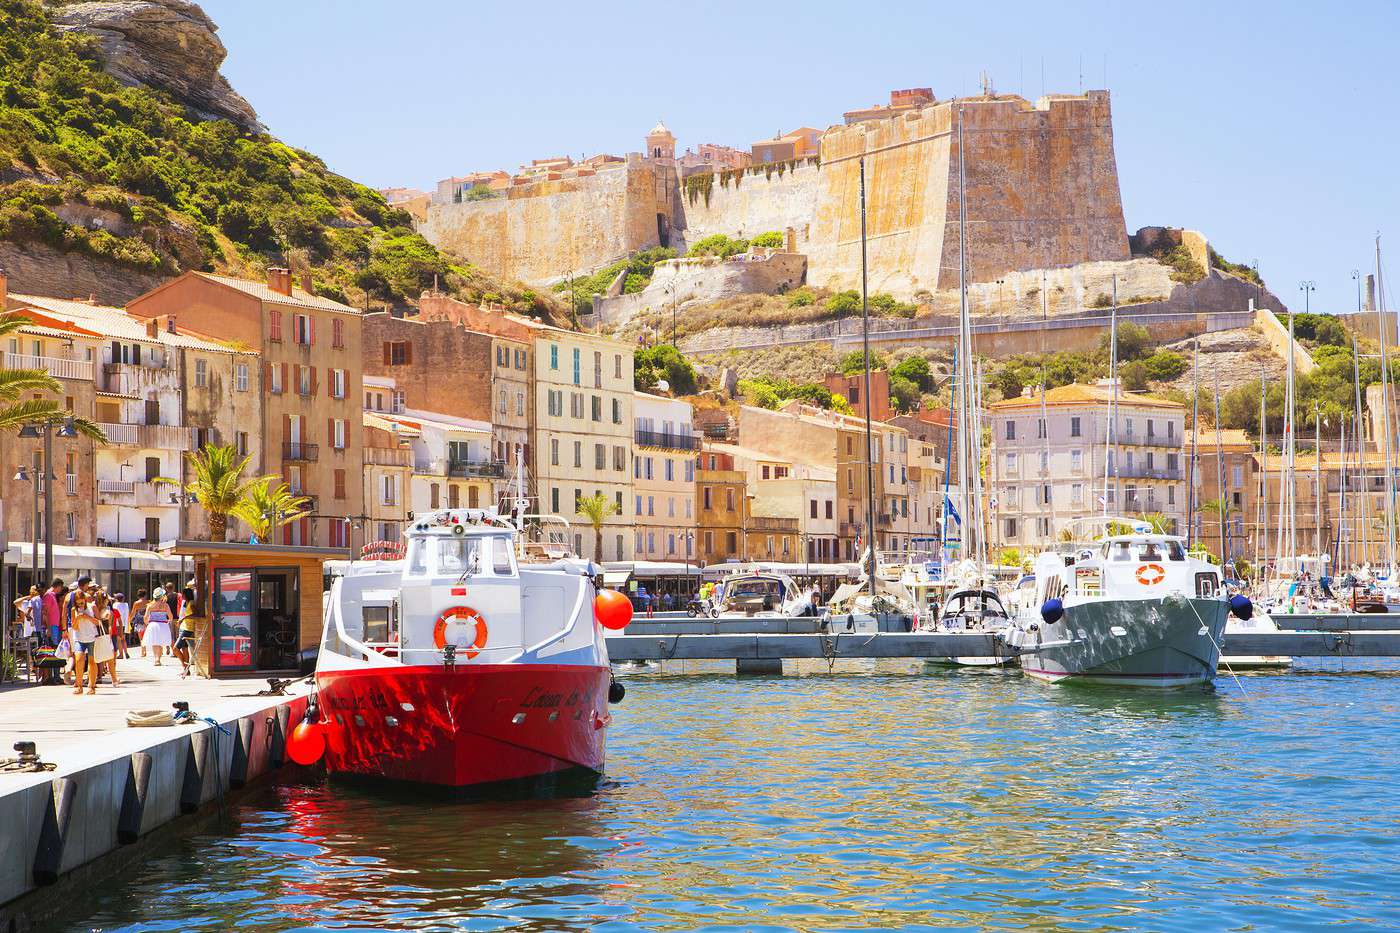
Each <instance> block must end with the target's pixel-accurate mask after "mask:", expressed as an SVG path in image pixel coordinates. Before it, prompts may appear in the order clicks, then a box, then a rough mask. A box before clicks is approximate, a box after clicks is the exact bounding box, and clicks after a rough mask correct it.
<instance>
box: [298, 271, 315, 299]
mask: <svg viewBox="0 0 1400 933" xmlns="http://www.w3.org/2000/svg"><path fill="white" fill-rule="evenodd" d="M314 284H315V282H313V281H312V279H311V272H310V270H307V271H306V272H303V273H302V274H301V290H302V291H304V292H306V293H307V294H308V295H314V294H316V292H315V291H314V290H313V289H312V288H311V286H312V285H314Z"/></svg>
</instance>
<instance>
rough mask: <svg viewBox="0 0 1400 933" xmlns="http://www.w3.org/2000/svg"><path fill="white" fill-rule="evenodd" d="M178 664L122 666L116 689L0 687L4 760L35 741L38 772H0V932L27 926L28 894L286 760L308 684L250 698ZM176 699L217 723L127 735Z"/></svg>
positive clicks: (247, 685) (252, 689) (237, 687)
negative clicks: (183, 674) (130, 720)
mask: <svg viewBox="0 0 1400 933" xmlns="http://www.w3.org/2000/svg"><path fill="white" fill-rule="evenodd" d="M179 670H180V668H179V665H178V663H175V664H169V663H167V664H165V665H162V666H160V667H156V666H155V665H154V664H152V663H151V662H150V661H149V660H147V659H142V658H133V659H129V660H122V661H119V662H118V676H119V677H120V678H121V686H119V687H112V686H111V685H110V684H105V683H104V684H99V685H98V688H97V690H98V692H97V695H95V696H88V695H86V694H84V695H81V696H79V695H75V694H74V693H73V692H72V689H71V688H69V687H67V686H28V685H24V684H19V685H7V686H5V687H4V688H0V741H3V742H4V745H3V746H0V758H7V757H10V756H11V755H13V754H14V753H13V751H11V747H12V746H13V745H14V743H15V742H17V741H20V740H27V741H33V742H35V743H36V745H37V752H38V754H39V756H40V758H41V759H43V760H44V761H46V762H53V763H54V764H55V767H54V769H53V770H50V771H42V772H10V771H6V772H0V930H11V929H19V930H22V929H25V928H27V926H28V925H29V924H30V922H31V921H30V918H29V917H28V916H27V915H28V913H29V908H28V906H27V901H28V899H27V898H25V895H27V894H31V893H32V892H34V891H36V890H37V889H39V888H42V887H46V886H48V885H52V884H55V883H60V882H62V881H64V880H66V879H68V878H69V877H72V876H74V873H75V872H77V873H78V875H81V874H82V870H83V869H84V868H85V867H86V866H92V865H93V864H94V863H95V862H97V861H98V860H99V859H101V858H102V857H103V856H106V855H108V854H111V853H113V852H116V851H118V850H120V849H121V848H123V847H124V846H129V845H132V844H134V843H137V842H138V841H140V840H141V839H142V838H143V837H145V836H147V835H148V834H150V833H151V832H152V831H154V830H156V829H158V828H160V827H164V826H167V825H169V824H173V823H174V822H175V821H177V820H180V819H181V818H187V817H189V816H191V815H193V814H195V813H198V812H199V811H200V810H201V809H203V808H204V807H206V806H207V805H209V804H211V803H213V802H215V801H216V800H217V799H218V798H219V797H221V796H222V795H224V794H226V793H227V792H228V791H229V790H233V789H237V788H239V787H242V786H243V785H245V784H247V783H249V782H251V781H254V780H256V779H258V778H260V777H262V776H264V775H266V774H268V773H270V772H272V771H274V770H276V769H277V768H280V767H281V766H282V765H283V764H284V763H285V754H284V742H285V737H286V735H287V734H288V731H289V729H290V727H291V726H293V725H295V724H296V722H297V721H299V718H300V716H301V715H302V713H303V712H304V710H305V707H306V693H307V691H308V689H309V688H308V687H307V686H306V685H304V684H301V683H298V684H295V685H293V686H292V687H291V688H289V691H290V693H291V695H289V696H285V697H270V696H257V695H256V694H257V692H258V690H259V689H261V688H263V687H265V686H266V684H265V683H264V682H263V681H259V680H201V679H195V678H190V679H187V680H182V679H181V678H180V677H179ZM177 700H184V701H187V702H188V703H189V704H190V709H191V710H192V711H194V712H195V713H196V715H198V716H200V717H206V716H207V717H209V718H210V719H213V720H214V721H215V722H217V723H218V724H219V726H220V727H221V728H220V729H218V730H216V729H215V728H214V727H213V726H211V725H210V724H209V723H206V722H203V721H200V722H198V723H196V724H194V725H183V724H179V725H174V726H167V727H150V728H132V727H129V726H127V725H126V714H127V713H128V712H130V711H133V710H170V709H171V704H172V703H173V702H175V701H177Z"/></svg>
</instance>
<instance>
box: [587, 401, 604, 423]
mask: <svg viewBox="0 0 1400 933" xmlns="http://www.w3.org/2000/svg"><path fill="white" fill-rule="evenodd" d="M592 402H593V404H592V405H591V406H590V408H591V410H592V414H593V420H594V421H602V420H603V399H602V396H598V395H595V396H593V398H592Z"/></svg>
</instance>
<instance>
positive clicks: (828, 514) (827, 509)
mask: <svg viewBox="0 0 1400 933" xmlns="http://www.w3.org/2000/svg"><path fill="white" fill-rule="evenodd" d="M826 517H827V518H831V517H832V515H831V500H830V499H828V500H826Z"/></svg>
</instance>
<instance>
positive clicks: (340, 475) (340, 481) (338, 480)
mask: <svg viewBox="0 0 1400 933" xmlns="http://www.w3.org/2000/svg"><path fill="white" fill-rule="evenodd" d="M334 488H335V492H334V496H335V497H336V498H337V499H344V498H345V471H344V470H336V471H335V483H334Z"/></svg>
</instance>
